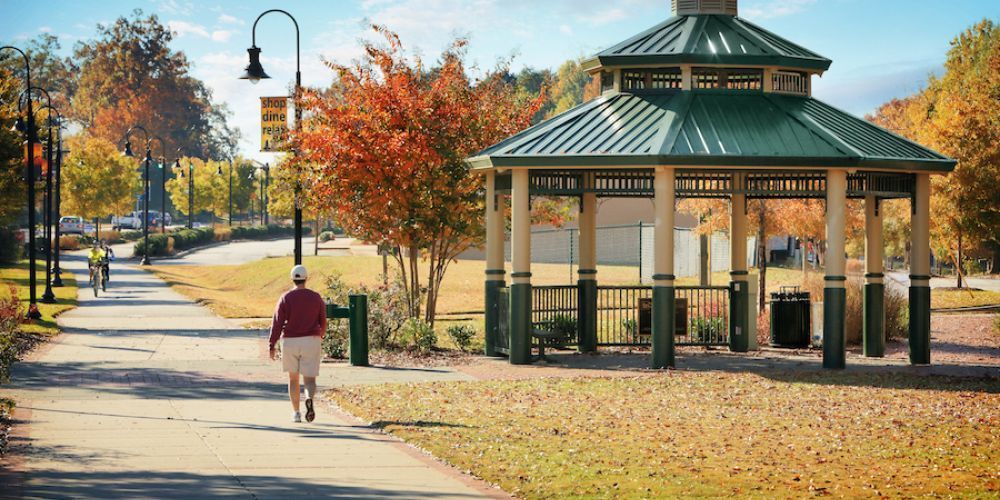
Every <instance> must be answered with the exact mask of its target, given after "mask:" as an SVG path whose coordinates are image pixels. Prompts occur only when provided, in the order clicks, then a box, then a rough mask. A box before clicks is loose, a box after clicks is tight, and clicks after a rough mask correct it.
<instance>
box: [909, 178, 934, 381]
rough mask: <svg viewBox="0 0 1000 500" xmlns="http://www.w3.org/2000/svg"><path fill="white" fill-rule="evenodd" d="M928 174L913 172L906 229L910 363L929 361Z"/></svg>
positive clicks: (927, 362) (929, 259) (926, 362)
mask: <svg viewBox="0 0 1000 500" xmlns="http://www.w3.org/2000/svg"><path fill="white" fill-rule="evenodd" d="M930 199H931V176H930V174H916V192H915V193H914V197H913V217H912V219H911V221H912V222H911V229H910V252H911V254H910V363H911V364H914V365H929V364H930V363H931V244H930V219H931V211H930Z"/></svg>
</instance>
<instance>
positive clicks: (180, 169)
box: [174, 158, 194, 229]
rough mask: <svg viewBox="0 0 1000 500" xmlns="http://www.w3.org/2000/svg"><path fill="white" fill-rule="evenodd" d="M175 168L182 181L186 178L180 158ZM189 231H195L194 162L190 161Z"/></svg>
mask: <svg viewBox="0 0 1000 500" xmlns="http://www.w3.org/2000/svg"><path fill="white" fill-rule="evenodd" d="M174 168H175V169H177V172H178V175H180V177H181V179H183V178H184V170H183V168H184V167H181V160H180V158H178V159H177V161H176V162H174ZM187 177H188V224H187V227H188V229H194V162H193V161H190V160H188V176H187Z"/></svg>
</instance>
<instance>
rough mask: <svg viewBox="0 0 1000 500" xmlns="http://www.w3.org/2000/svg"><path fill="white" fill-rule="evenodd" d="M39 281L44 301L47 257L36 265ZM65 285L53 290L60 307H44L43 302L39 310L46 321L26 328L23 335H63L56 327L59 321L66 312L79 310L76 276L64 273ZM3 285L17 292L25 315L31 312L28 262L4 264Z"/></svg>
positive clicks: (39, 295) (38, 293) (0, 276)
mask: <svg viewBox="0 0 1000 500" xmlns="http://www.w3.org/2000/svg"><path fill="white" fill-rule="evenodd" d="M35 280H36V281H35V285H36V288H35V290H36V298H37V299H38V300H40V299H41V298H42V294H43V293H45V258H44V257H43V258H41V259H39V260H38V261H37V262H36V264H35ZM62 281H63V286H61V287H58V288H53V289H52V292H53V293H55V295H56V300H57V303H55V304H43V303H41V302H40V301H39V302H38V310H39V312H41V313H42V319H40V320H36V321H33V322H31V323H26V324H24V325H22V330H23V331H25V332H30V333H40V334H44V335H55V334H56V333H59V327H58V326H56V322H55V317H56V316H58V315H59V314H61V313H63V312H64V311H67V310H69V309H73V308H75V307H76V306H77V302H76V280H75V279H74V278H73V273H70V272H64V273H62ZM0 283H5V284H9V285H13V286H14V287H15V288H17V296H18V298H19V299H20V300H21V304H22V305H23V306H24V307H25V311H27V306H28V295H29V293H28V292H29V287H28V261H27V260H22V261H20V262H18V263H17V264H4V265H3V266H0ZM0 293H5V294H6V293H7V291H6V290H3V291H2V292H0Z"/></svg>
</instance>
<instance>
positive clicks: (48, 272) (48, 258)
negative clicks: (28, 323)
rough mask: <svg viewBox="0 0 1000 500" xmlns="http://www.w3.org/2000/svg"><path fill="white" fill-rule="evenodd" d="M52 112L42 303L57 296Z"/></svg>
mask: <svg viewBox="0 0 1000 500" xmlns="http://www.w3.org/2000/svg"><path fill="white" fill-rule="evenodd" d="M52 112H53V109H52V107H51V106H50V107H49V119H48V122H49V135H48V141H47V142H48V147H49V149H48V153H47V156H48V158H47V159H46V168H45V217H44V221H45V242H46V243H45V292H44V293H42V303H44V304H55V302H56V296H55V294H54V293H52V164H53V163H55V158H54V157H53V154H54V151H53V150H54V149H55V147H56V145H55V143H54V142H55V141H53V140H52V123H53V120H52Z"/></svg>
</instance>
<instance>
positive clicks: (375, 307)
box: [326, 273, 408, 349]
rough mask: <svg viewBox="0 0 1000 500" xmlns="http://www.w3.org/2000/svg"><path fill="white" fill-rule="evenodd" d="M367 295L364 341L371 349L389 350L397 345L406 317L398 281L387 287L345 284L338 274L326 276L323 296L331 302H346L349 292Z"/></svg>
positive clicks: (405, 308) (404, 297) (400, 285)
mask: <svg viewBox="0 0 1000 500" xmlns="http://www.w3.org/2000/svg"><path fill="white" fill-rule="evenodd" d="M355 293H356V294H361V295H367V296H368V342H369V344H370V345H371V347H372V349H393V348H396V347H398V345H399V339H398V334H399V331H400V329H401V328H402V327H403V324H404V323H406V319H407V317H408V310H407V302H406V291H405V289H403V287H402V284H400V283H398V282H392V283H390V284H389V285H388V286H384V285H380V286H377V287H368V286H367V285H361V286H359V287H355V288H350V287H348V286H347V285H346V284H345V283H344V281H343V279H342V278H341V275H340V274H339V273H334V274H332V275H330V276H328V277H327V279H326V297H328V298H329V299H330V300H332V301H333V302H334V303H335V304H339V305H344V304H347V303H348V297H349V296H350V295H351V294H355Z"/></svg>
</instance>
